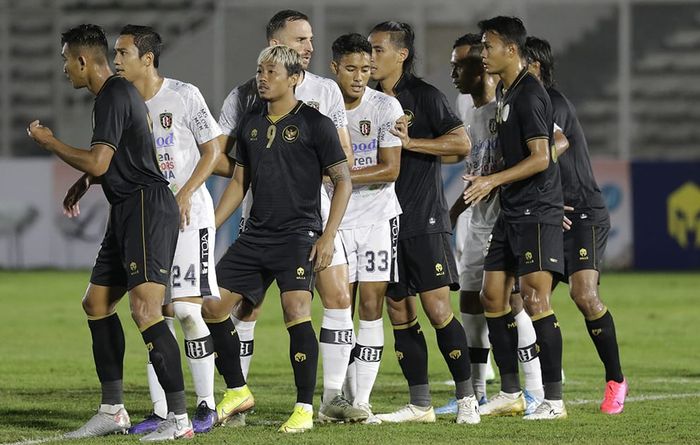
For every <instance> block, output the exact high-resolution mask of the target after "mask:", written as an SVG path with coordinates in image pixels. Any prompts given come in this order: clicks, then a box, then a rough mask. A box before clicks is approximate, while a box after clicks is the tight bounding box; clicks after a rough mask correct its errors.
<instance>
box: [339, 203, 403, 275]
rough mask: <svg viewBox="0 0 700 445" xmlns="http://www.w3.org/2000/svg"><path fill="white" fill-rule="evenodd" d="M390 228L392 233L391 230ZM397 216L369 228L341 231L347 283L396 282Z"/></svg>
mask: <svg viewBox="0 0 700 445" xmlns="http://www.w3.org/2000/svg"><path fill="white" fill-rule="evenodd" d="M392 227H393V228H394V229H395V230H392ZM398 227H399V217H398V216H397V217H395V218H392V219H390V220H389V221H384V222H381V223H377V224H375V225H372V226H365V227H357V228H354V229H346V230H340V231H338V233H340V234H341V235H342V237H343V243H344V244H345V248H346V249H347V252H348V278H349V279H348V281H349V282H350V283H355V282H358V281H359V282H369V281H375V282H384V281H385V282H389V283H396V282H398V281H399V274H398V267H397V263H396V246H397V244H398V238H399V232H398Z"/></svg>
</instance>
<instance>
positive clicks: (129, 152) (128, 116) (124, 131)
mask: <svg viewBox="0 0 700 445" xmlns="http://www.w3.org/2000/svg"><path fill="white" fill-rule="evenodd" d="M92 126H93V129H92V142H91V144H90V145H91V146H92V145H96V144H104V145H107V146H109V147H111V148H112V149H114V156H113V157H112V161H111V162H110V164H109V168H108V169H107V172H106V173H105V174H104V175H102V176H101V182H102V189H103V190H104V193H105V196H106V197H107V200H108V201H109V203H110V204H116V203H118V202H120V201H122V200H124V199H125V198H127V197H128V196H129V195H131V194H132V193H134V192H136V191H138V190H141V189H143V188H145V187H148V186H150V185H153V184H162V185H165V186H167V185H168V181H167V180H165V178H163V176H162V174H161V172H160V169H159V168H158V163H157V162H156V151H155V146H154V142H153V129H152V124H151V118H150V117H149V115H148V108H147V107H146V103H145V102H144V101H143V98H142V97H141V95H140V94H139V92H138V90H137V89H136V87H134V86H133V85H132V84H131V82H129V81H128V80H126V79H124V78H122V77H119V76H112V77H110V78H108V79H107V81H106V82H105V83H104V85H102V88H101V89H100V91H99V92H98V93H97V96H96V97H95V105H94V107H93V109H92Z"/></svg>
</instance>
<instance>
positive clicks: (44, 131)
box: [27, 120, 115, 176]
mask: <svg viewBox="0 0 700 445" xmlns="http://www.w3.org/2000/svg"><path fill="white" fill-rule="evenodd" d="M27 134H29V136H30V137H31V138H32V139H34V141H35V142H36V143H37V144H39V145H40V146H41V147H43V148H44V149H46V150H48V151H50V152H52V153H55V154H56V155H57V156H58V157H59V158H61V159H62V160H63V161H64V162H65V163H66V164H68V165H70V166H71V167H73V168H75V169H77V170H80V171H81V172H84V173H87V174H89V175H90V176H102V175H104V174H105V173H106V172H107V169H108V168H109V163H110V162H112V156H114V150H115V147H111V146H109V145H107V144H100V143H95V144H93V145H92V146H91V147H90V148H89V149H87V150H82V149H79V148H75V147H71V146H70V145H68V144H65V143H63V142H61V141H60V140H58V139H57V138H56V137H55V136H54V135H53V132H52V131H51V129H49V128H48V127H44V126H43V125H41V124H40V123H39V121H38V120H37V121H34V122H32V123H31V124H29V127H28V128H27Z"/></svg>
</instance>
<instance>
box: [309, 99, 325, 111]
mask: <svg viewBox="0 0 700 445" xmlns="http://www.w3.org/2000/svg"><path fill="white" fill-rule="evenodd" d="M306 105H308V106H310V107H311V108H315V109H317V110H318V109H319V108H321V104H319V103H318V102H316V101H315V100H310V101H308V102H306Z"/></svg>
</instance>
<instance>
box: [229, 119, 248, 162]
mask: <svg viewBox="0 0 700 445" xmlns="http://www.w3.org/2000/svg"><path fill="white" fill-rule="evenodd" d="M247 121H248V120H247V119H246V118H245V117H244V118H243V119H241V121H240V122H239V125H238V126H237V127H236V129H235V135H236V145H235V146H234V153H233V159H235V161H236V164H238V165H242V166H243V167H248V166H249V163H250V161H249V159H248V141H247V140H246V139H245V138H243V137H241V135H242V134H243V127H245V126H246V123H247Z"/></svg>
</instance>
